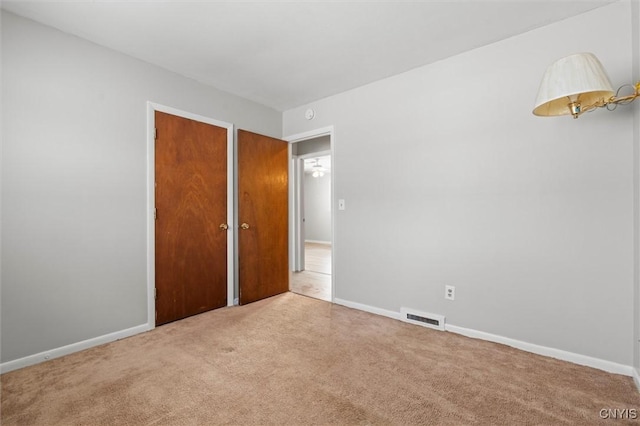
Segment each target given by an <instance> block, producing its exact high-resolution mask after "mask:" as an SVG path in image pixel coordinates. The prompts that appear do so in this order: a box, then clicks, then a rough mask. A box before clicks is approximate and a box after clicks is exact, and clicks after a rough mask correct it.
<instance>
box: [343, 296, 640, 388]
mask: <svg viewBox="0 0 640 426" xmlns="http://www.w3.org/2000/svg"><path fill="white" fill-rule="evenodd" d="M334 303H336V304H338V305H342V306H346V307H348V308H353V309H358V310H361V311H365V312H370V313H372V314H376V315H382V316H385V317H389V318H393V319H397V320H402V316H401V314H400V313H399V312H394V311H389V310H386V309H381V308H376V307H373V306H369V305H364V304H362V303H357V302H351V301H348V300H344V299H337V298H336V299H334ZM445 331H449V332H451V333H456V334H460V335H463V336H466V337H472V338H474V339H481V340H486V341H489V342H495V343H501V344H503V345H507V346H511V347H513V348H516V349H520V350H523V351H525V352H531V353H534V354H538V355H543V356H548V357H551V358H556V359H560V360H562V361H568V362H572V363H574V364H579V365H584V366H587V367H592V368H597V369H598V370H604V371H607V372H609V373H615V374H622V375H625V376H631V377H633V379H634V381H635V383H636V386H637V387H638V390H639V391H640V375H639V373H638V372H637V370H636V369H635V368H633V367H631V366H629V365H624V364H618V363H615V362H611V361H606V360H603V359H599V358H593V357H590V356H586V355H581V354H576V353H573V352H567V351H563V350H560V349H555V348H549V347H546V346H541V345H536V344H533V343H527V342H523V341H521V340H516V339H511V338H509V337H504V336H499V335H496V334H491V333H485V332H483V331H478V330H473V329H470V328H464V327H458V326H456V325H451V324H445Z"/></svg>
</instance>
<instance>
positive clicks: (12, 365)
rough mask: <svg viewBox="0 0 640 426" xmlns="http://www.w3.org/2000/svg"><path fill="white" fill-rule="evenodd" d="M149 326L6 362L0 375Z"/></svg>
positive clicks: (137, 331) (0, 365) (131, 334)
mask: <svg viewBox="0 0 640 426" xmlns="http://www.w3.org/2000/svg"><path fill="white" fill-rule="evenodd" d="M152 328H153V327H150V326H149V324H142V325H138V326H136V327H131V328H127V329H125V330H120V331H116V332H113V333H109V334H105V335H103V336H98V337H94V338H92V339H87V340H83V341H81V342H77V343H72V344H70V345H66V346H62V347H59V348H55V349H51V350H48V351H44V352H40V353H37V354H35V355H29V356H26V357H24V358H19V359H15V360H13V361H7V362H3V363H2V364H0V374H1V373H8V372H9V371H13V370H17V369H19V368H24V367H28V366H30V365H35V364H39V363H41V362H44V361H48V360H50V359H54V358H60V357H61V356H65V355H69V354H72V353H74V352H79V351H82V350H85V349H89V348H92V347H94V346H98V345H103V344H105V343H110V342H114V341H116V340H120V339H124V338H125V337H130V336H133V335H135V334H139V333H143V332H145V331H149V330H151V329H152Z"/></svg>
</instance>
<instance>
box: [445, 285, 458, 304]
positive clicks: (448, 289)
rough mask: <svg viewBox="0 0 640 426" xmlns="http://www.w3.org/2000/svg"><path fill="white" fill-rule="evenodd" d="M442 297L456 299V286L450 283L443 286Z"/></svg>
mask: <svg viewBox="0 0 640 426" xmlns="http://www.w3.org/2000/svg"><path fill="white" fill-rule="evenodd" d="M444 298H445V299H447V300H455V299H456V288H455V287H454V286H452V285H445V286H444Z"/></svg>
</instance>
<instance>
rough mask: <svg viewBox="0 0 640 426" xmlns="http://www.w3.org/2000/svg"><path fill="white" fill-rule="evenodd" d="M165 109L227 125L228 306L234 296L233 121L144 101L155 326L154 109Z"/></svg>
mask: <svg viewBox="0 0 640 426" xmlns="http://www.w3.org/2000/svg"><path fill="white" fill-rule="evenodd" d="M156 111H160V112H165V113H167V114H172V115H177V116H179V117H183V118H187V119H189V120H194V121H200V122H202V123H207V124H212V125H214V126H218V127H222V128H224V129H227V224H228V225H229V230H228V231H227V306H232V305H233V298H234V285H233V283H234V245H233V243H234V232H235V226H234V224H233V190H234V187H233V182H234V180H233V176H234V163H233V124H231V123H227V122H224V121H220V120H216V119H214V118H210V117H205V116H202V115H198V114H194V113H191V112H188V111H183V110H179V109H176V108H173V107H169V106H166V105H161V104H157V103H155V102H150V101H149V102H147V326H148V327H149V329H150V330H151V329H153V328H155V326H156V318H155V317H156V315H155V312H156V300H155V286H156V267H155V260H156V250H155V247H156V241H155V235H156V222H155V205H156V200H155V181H156V176H155V128H156V124H155V121H156V120H155V112H156Z"/></svg>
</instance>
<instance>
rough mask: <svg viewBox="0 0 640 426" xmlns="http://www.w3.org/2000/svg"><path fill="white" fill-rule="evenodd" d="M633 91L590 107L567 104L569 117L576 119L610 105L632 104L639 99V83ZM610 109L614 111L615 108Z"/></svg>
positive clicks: (574, 103) (634, 86)
mask: <svg viewBox="0 0 640 426" xmlns="http://www.w3.org/2000/svg"><path fill="white" fill-rule="evenodd" d="M633 89H634V93H633V94H632V95H627V96H621V97H617V96H612V97H610V98H609V99H607V100H606V101H605V100H604V99H600V100H599V101H597V102H595V103H593V104H591V105H586V106H582V105H580V104H579V103H578V102H572V103H570V104H569V108H570V109H571V115H573V118H578V117H579V116H581V115H582V114H584V113H585V112H590V111H593V110H594V109H596V108H604V107H607V106H608V105H611V104H613V105H618V104H628V103H630V102H633V101H634V100H635V99H636V98H637V97H640V81H638V82H637V83H636V84H634V85H633ZM618 90H619V89H618ZM612 109H615V107H614V108H612Z"/></svg>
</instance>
